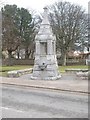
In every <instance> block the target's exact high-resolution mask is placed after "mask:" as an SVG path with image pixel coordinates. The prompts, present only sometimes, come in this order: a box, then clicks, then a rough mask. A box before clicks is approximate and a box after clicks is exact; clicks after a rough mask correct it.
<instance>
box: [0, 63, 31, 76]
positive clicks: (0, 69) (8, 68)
mask: <svg viewBox="0 0 90 120" xmlns="http://www.w3.org/2000/svg"><path fill="white" fill-rule="evenodd" d="M32 67H33V66H30V65H15V66H2V67H1V66H0V76H7V72H8V71H13V70H21V69H26V68H32Z"/></svg>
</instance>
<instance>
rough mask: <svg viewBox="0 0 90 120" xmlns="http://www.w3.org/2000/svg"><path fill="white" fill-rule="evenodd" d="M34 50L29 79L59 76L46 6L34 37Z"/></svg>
mask: <svg viewBox="0 0 90 120" xmlns="http://www.w3.org/2000/svg"><path fill="white" fill-rule="evenodd" d="M35 42H36V52H35V61H34V68H33V74H32V76H31V79H35V80H38V79H39V80H56V79H59V78H60V77H61V75H60V74H59V72H58V65H57V59H56V38H55V36H54V35H53V33H52V29H51V27H50V23H49V20H48V12H47V8H44V15H43V21H42V23H41V25H40V30H39V32H38V34H37V35H36V37H35Z"/></svg>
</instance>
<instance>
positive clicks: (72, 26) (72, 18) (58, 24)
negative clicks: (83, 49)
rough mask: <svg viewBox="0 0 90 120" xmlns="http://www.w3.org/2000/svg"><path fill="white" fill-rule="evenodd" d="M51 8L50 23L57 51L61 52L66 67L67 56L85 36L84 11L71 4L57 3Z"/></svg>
mask: <svg viewBox="0 0 90 120" xmlns="http://www.w3.org/2000/svg"><path fill="white" fill-rule="evenodd" d="M49 8H50V11H51V12H50V21H51V26H52V30H53V32H54V34H55V35H56V45H57V51H60V52H61V59H60V60H61V62H62V64H63V65H66V54H67V52H68V50H70V49H72V48H73V46H74V43H75V42H76V41H79V40H80V39H81V37H82V36H83V35H84V34H85V33H84V34H83V33H82V31H81V30H82V23H83V21H84V18H85V16H84V10H83V9H82V7H80V6H77V5H74V4H70V3H69V2H57V3H55V4H54V5H53V6H51V7H49Z"/></svg>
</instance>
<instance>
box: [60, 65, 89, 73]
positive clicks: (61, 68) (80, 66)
mask: <svg viewBox="0 0 90 120" xmlns="http://www.w3.org/2000/svg"><path fill="white" fill-rule="evenodd" d="M67 68H69V69H70V68H75V69H88V66H87V65H75V66H59V68H58V69H59V71H60V72H65V69H67Z"/></svg>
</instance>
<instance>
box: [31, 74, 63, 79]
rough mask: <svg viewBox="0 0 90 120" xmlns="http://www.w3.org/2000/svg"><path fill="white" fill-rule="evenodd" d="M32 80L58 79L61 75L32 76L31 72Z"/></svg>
mask: <svg viewBox="0 0 90 120" xmlns="http://www.w3.org/2000/svg"><path fill="white" fill-rule="evenodd" d="M30 78H31V79H32V80H59V79H60V78H61V75H58V76H55V77H49V76H48V77H42V76H36V77H35V76H33V74H32V75H31V76H30Z"/></svg>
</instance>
